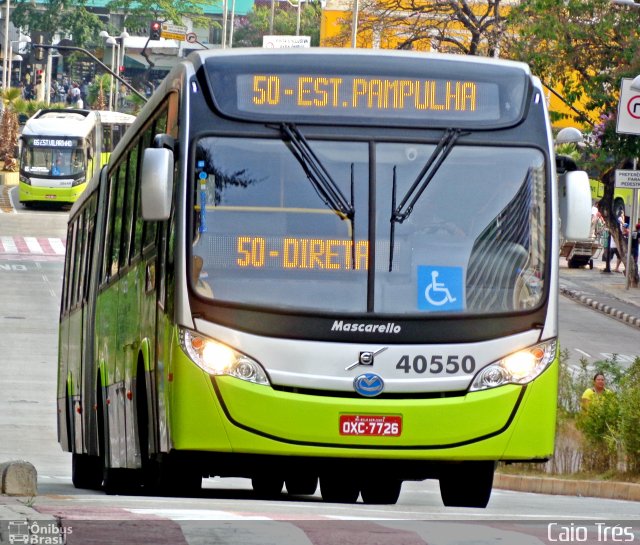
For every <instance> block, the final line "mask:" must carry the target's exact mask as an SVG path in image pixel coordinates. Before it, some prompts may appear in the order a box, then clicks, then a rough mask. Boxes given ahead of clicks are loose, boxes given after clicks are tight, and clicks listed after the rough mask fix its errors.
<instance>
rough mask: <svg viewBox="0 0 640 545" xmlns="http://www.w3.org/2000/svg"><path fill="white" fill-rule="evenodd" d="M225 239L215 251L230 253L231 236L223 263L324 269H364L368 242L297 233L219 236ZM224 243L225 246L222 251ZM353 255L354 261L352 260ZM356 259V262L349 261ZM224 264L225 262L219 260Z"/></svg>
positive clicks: (220, 256) (261, 266)
mask: <svg viewBox="0 0 640 545" xmlns="http://www.w3.org/2000/svg"><path fill="white" fill-rule="evenodd" d="M221 238H222V239H225V238H226V239H227V241H226V242H223V240H220V239H219V242H222V244H221V245H220V248H216V250H218V251H216V252H215V254H214V255H216V256H217V259H218V260H219V259H220V258H223V257H222V256H224V255H227V256H228V255H229V253H228V250H230V249H231V248H229V247H228V246H229V242H231V241H229V240H228V239H229V238H231V239H232V240H233V242H232V244H233V252H234V253H233V258H231V259H230V258H226V259H224V258H223V259H224V261H226V266H234V267H239V268H241V269H289V270H326V271H331V270H333V271H346V270H356V271H364V270H366V269H367V265H368V261H367V260H368V253H369V251H368V250H369V244H368V242H367V241H366V240H360V241H356V242H355V248H354V242H353V241H351V240H349V239H326V238H298V237H256V236H239V237H221ZM224 246H227V251H225V248H224ZM354 258H355V261H354ZM352 263H355V266H353V265H352ZM218 265H223V266H225V263H220V262H218Z"/></svg>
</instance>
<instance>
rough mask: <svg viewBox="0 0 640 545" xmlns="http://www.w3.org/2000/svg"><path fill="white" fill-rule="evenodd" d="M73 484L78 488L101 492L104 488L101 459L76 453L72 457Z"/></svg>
mask: <svg viewBox="0 0 640 545" xmlns="http://www.w3.org/2000/svg"><path fill="white" fill-rule="evenodd" d="M71 482H73V486H75V487H76V488H86V489H88V490H100V489H101V488H102V461H101V460H100V457H99V456H90V455H89V454H78V453H77V452H74V453H73V455H72V457H71Z"/></svg>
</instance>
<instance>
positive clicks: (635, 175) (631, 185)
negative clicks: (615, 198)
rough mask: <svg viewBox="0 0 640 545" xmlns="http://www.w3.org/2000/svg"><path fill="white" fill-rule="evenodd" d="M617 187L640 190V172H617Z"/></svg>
mask: <svg viewBox="0 0 640 545" xmlns="http://www.w3.org/2000/svg"><path fill="white" fill-rule="evenodd" d="M616 187H620V188H625V189H640V170H616Z"/></svg>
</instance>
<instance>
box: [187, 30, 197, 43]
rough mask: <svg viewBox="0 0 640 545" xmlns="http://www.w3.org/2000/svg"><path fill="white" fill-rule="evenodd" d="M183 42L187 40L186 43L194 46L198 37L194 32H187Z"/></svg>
mask: <svg viewBox="0 0 640 545" xmlns="http://www.w3.org/2000/svg"><path fill="white" fill-rule="evenodd" d="M185 40H187V43H190V44H194V43H196V42H197V41H198V35H197V34H196V33H195V32H187V34H186V35H185Z"/></svg>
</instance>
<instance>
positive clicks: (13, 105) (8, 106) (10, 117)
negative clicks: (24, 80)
mask: <svg viewBox="0 0 640 545" xmlns="http://www.w3.org/2000/svg"><path fill="white" fill-rule="evenodd" d="M20 101H22V98H21V92H20V89H5V90H4V91H3V92H2V102H3V110H2V118H1V119H0V160H1V161H3V169H4V170H9V171H16V170H18V168H17V164H16V147H17V145H18V134H19V125H18V109H19V108H20V106H19V103H20Z"/></svg>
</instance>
